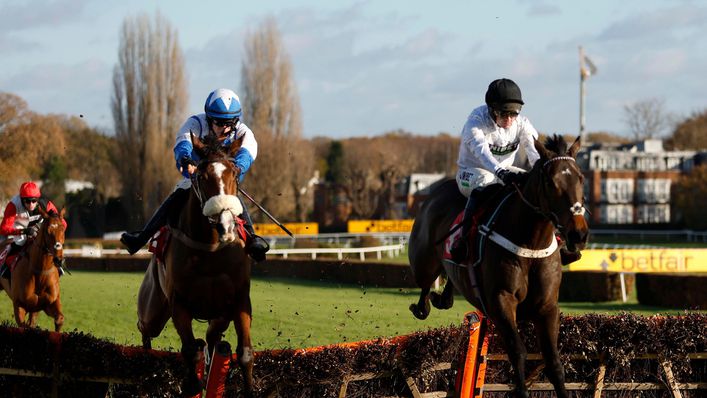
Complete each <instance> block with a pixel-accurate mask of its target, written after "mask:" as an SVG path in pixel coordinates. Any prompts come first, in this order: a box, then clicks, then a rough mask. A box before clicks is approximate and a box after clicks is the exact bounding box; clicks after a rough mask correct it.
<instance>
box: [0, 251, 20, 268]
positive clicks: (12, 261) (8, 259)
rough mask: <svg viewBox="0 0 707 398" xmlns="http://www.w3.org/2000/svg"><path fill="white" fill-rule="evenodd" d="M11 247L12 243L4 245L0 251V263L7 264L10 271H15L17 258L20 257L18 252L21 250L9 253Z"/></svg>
mask: <svg viewBox="0 0 707 398" xmlns="http://www.w3.org/2000/svg"><path fill="white" fill-rule="evenodd" d="M11 249H12V244H8V245H7V246H5V248H4V249H3V251H2V252H0V265H3V264H7V267H8V268H9V269H10V272H13V271H15V266H16V265H17V260H18V259H19V258H20V256H19V254H20V253H21V252H22V251H20V252H17V253H12V254H9V253H10V250H11Z"/></svg>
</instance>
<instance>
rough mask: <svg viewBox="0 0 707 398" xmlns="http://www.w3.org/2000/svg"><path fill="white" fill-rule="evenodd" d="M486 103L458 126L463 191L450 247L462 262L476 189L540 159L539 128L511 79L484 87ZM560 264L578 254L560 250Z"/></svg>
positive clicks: (513, 176)
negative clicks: (525, 110)
mask: <svg viewBox="0 0 707 398" xmlns="http://www.w3.org/2000/svg"><path fill="white" fill-rule="evenodd" d="M485 100H486V105H482V106H480V107H478V108H476V109H474V110H473V111H472V112H471V114H470V115H469V117H468V118H467V120H466V123H465V124H464V128H463V129H462V133H461V134H462V137H461V145H460V146H459V159H458V160H457V166H459V170H458V171H457V178H456V179H457V186H458V187H459V191H460V192H461V193H462V194H463V195H464V196H466V197H467V198H468V199H467V202H466V206H465V207H464V217H463V219H462V233H461V234H460V235H459V238H458V239H457V240H456V242H455V243H454V246H453V247H452V249H451V255H452V261H454V262H455V263H461V262H462V261H464V259H466V257H467V256H468V254H469V253H468V252H469V247H468V239H466V236H467V235H468V234H469V230H470V229H471V226H472V222H471V216H472V215H473V213H474V210H475V207H476V206H477V201H478V192H480V191H481V189H482V188H483V187H485V186H487V185H490V184H496V183H499V182H500V183H503V184H504V185H510V184H511V183H513V182H515V181H518V180H519V177H520V175H521V174H523V173H526V172H527V170H529V169H530V168H531V167H533V165H534V164H535V162H536V161H537V160H538V159H540V154H538V151H537V149H535V140H537V139H538V132H537V130H535V127H533V125H532V124H531V123H530V120H528V118H527V117H525V116H522V115H520V110H521V108H522V107H523V105H524V102H523V98H522V96H521V92H520V87H518V85H517V84H516V83H515V82H513V80H510V79H497V80H494V81H492V82H491V84H489V87H488V90H487V91H486V96H485ZM560 255H561V258H562V264H563V265H566V264H569V263H571V262H574V261H577V260H578V259H579V258H580V257H581V254H580V253H579V252H578V251H577V252H569V251H567V250H566V249H565V248H564V247H562V248H561V249H560Z"/></svg>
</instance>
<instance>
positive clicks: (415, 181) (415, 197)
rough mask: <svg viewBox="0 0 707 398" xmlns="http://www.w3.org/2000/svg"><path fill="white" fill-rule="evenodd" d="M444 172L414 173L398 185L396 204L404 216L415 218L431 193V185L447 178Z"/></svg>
mask: <svg viewBox="0 0 707 398" xmlns="http://www.w3.org/2000/svg"><path fill="white" fill-rule="evenodd" d="M445 177H446V176H445V175H444V174H442V173H413V174H410V175H409V176H407V177H405V178H403V179H402V181H400V183H399V184H398V185H397V186H396V206H397V207H398V208H399V213H398V214H401V215H403V218H414V217H415V215H416V214H417V211H418V210H419V209H420V205H422V202H423V201H424V200H425V199H426V198H427V196H429V194H430V186H431V185H432V184H434V183H435V182H437V181H439V180H441V179H443V178H445Z"/></svg>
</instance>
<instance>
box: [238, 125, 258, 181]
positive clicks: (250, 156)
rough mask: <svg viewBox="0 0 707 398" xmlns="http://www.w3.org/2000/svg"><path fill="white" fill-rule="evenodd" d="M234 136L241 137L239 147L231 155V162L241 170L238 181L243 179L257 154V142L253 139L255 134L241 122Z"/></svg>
mask: <svg viewBox="0 0 707 398" xmlns="http://www.w3.org/2000/svg"><path fill="white" fill-rule="evenodd" d="M236 136H237V137H241V136H242V137H243V143H242V144H241V149H239V150H238V152H236V156H234V157H233V163H234V164H235V165H236V167H238V168H239V169H240V170H241V174H240V178H239V179H238V180H239V182H240V181H243V176H244V175H245V173H246V172H247V171H248V169H250V166H251V165H252V164H253V161H255V158H256V157H257V156H258V142H257V141H256V140H255V135H254V134H253V132H252V131H251V130H250V128H248V126H246V125H245V124H243V123H240V124H239V126H238V132H237V134H236Z"/></svg>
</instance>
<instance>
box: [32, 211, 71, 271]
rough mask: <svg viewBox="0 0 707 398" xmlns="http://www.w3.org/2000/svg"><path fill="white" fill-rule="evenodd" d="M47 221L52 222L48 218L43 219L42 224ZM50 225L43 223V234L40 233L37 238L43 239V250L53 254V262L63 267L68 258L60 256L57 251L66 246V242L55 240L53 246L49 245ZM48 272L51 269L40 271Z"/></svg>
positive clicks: (47, 253)
mask: <svg viewBox="0 0 707 398" xmlns="http://www.w3.org/2000/svg"><path fill="white" fill-rule="evenodd" d="M45 222H46V223H50V221H49V219H46V220H44V221H42V222H41V224H44V223H45ZM49 227H50V225H49V224H47V226H46V227H45V226H44V225H42V227H41V228H42V229H43V231H41V236H39V235H38V236H37V239H39V238H41V239H42V242H41V248H42V252H43V253H44V254H45V255H48V256H52V263H53V264H54V266H56V267H63V266H64V264H65V263H66V259H65V258H64V257H63V256H62V257H61V258H60V257H59V256H58V255H57V252H58V251H59V250H62V249H63V248H64V244H63V243H62V242H54V246H53V247H50V246H49V245H48V243H47V240H48V239H47V235H49ZM47 272H49V271H41V272H38V274H45V273H47Z"/></svg>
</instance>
